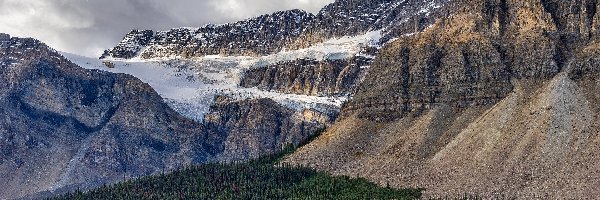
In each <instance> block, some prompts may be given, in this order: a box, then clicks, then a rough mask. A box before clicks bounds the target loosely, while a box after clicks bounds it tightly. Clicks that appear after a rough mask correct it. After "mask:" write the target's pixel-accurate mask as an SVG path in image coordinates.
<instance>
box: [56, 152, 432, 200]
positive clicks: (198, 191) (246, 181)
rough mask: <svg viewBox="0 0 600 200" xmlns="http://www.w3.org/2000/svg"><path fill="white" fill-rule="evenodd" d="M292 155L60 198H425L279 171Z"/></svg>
mask: <svg viewBox="0 0 600 200" xmlns="http://www.w3.org/2000/svg"><path fill="white" fill-rule="evenodd" d="M291 151H293V149H292V148H288V150H285V151H283V152H282V153H280V154H275V155H271V156H265V157H262V158H260V159H256V160H252V161H249V162H245V163H235V164H205V165H199V166H192V167H187V168H185V169H183V170H180V171H175V172H172V173H167V174H161V175H157V176H151V177H144V178H140V179H135V180H130V181H126V182H123V183H119V184H116V185H113V186H104V187H101V188H98V189H95V190H92V191H88V192H81V191H78V192H75V193H70V194H66V195H63V196H60V197H57V198H55V199H56V200H62V199H65V200H67V199H417V198H419V197H420V196H421V190H419V189H403V190H399V189H393V188H389V187H385V188H384V187H379V186H377V185H375V184H373V183H370V182H368V181H366V180H365V179H362V178H358V179H355V178H354V179H353V178H349V177H345V176H344V177H334V176H331V175H328V174H326V173H323V172H316V171H314V170H312V169H309V168H304V167H294V166H287V165H286V166H276V165H277V164H276V163H277V161H278V160H280V159H281V158H282V157H283V155H286V154H287V153H289V152H291Z"/></svg>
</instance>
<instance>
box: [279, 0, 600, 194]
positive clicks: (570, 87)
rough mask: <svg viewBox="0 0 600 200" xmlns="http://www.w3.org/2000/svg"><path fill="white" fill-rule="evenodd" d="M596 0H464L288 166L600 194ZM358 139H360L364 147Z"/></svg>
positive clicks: (406, 180) (378, 63) (409, 41)
mask: <svg viewBox="0 0 600 200" xmlns="http://www.w3.org/2000/svg"><path fill="white" fill-rule="evenodd" d="M598 6H599V4H598V2H597V1H592V0H590V1H551V0H548V1H533V0H524V1H523V0H520V1H513V0H484V1H455V2H453V3H452V4H451V5H449V7H448V9H447V10H448V11H449V13H448V14H447V15H446V16H445V17H443V18H440V19H439V20H437V21H436V22H435V23H434V24H433V25H432V26H431V27H429V28H427V29H425V30H424V31H423V32H421V33H418V34H415V35H408V36H404V37H401V38H399V39H398V40H396V41H394V42H391V43H390V44H388V45H386V46H385V47H384V48H383V50H382V51H380V56H378V58H377V59H376V60H375V61H374V64H373V66H372V68H371V70H370V72H369V74H368V75H367V77H366V78H365V81H364V82H363V84H362V85H361V86H360V88H359V90H358V92H357V94H356V95H355V98H354V99H352V100H351V101H350V102H349V103H347V104H346V106H345V107H344V108H343V111H342V117H341V118H340V119H338V122H337V123H336V124H335V125H334V126H332V127H331V128H329V129H328V130H327V131H326V133H325V134H324V135H323V136H322V137H320V138H318V139H317V140H316V141H315V142H313V143H311V144H309V145H308V146H306V147H304V148H301V149H300V150H299V151H298V152H296V153H295V154H293V155H292V156H290V157H289V158H288V159H287V161H286V162H288V163H295V164H301V165H307V166H311V167H314V168H317V169H321V170H325V171H328V172H332V173H334V174H342V175H358V176H361V177H365V178H368V179H370V180H373V181H376V182H379V183H380V184H382V185H385V184H389V185H392V186H394V187H401V188H402V187H419V188H420V187H422V188H427V190H426V195H428V196H429V197H456V196H462V195H464V194H465V193H466V194H473V195H477V196H481V197H483V198H493V199H495V198H500V199H504V198H519V199H520V198H522V199H531V198H534V199H537V198H541V199H556V198H567V199H572V198H574V199H579V198H588V197H591V196H598V195H599V191H598V190H597V189H596V186H597V185H598V184H600V183H599V182H598V181H597V179H596V178H593V177H597V176H598V173H597V170H594V169H596V168H597V167H598V166H600V163H599V162H598V158H600V154H599V153H598V152H600V151H598V150H599V148H598V147H599V146H600V144H599V143H598V141H600V140H599V139H600V138H598V133H599V132H600V129H599V128H598V127H599V124H598V123H597V122H598V121H599V119H598V117H597V116H598V115H599V114H600V110H599V109H598V108H597V107H598V106H597V105H594V104H593V103H592V102H596V101H597V95H596V94H597V93H598V92H597V89H598V84H597V83H598V82H597V81H598V79H599V75H600V74H598V73H597V72H598V70H597V69H596V68H597V67H595V66H596V64H597V59H596V57H598V56H599V54H598V52H599V51H597V49H598V48H597V46H598V45H597V36H596V35H597V33H598V32H597V31H596V29H595V28H594V27H596V22H597V21H596V20H590V19H595V18H597V16H598V14H597V13H596V11H595V10H596V8H598ZM357 144H360V145H357Z"/></svg>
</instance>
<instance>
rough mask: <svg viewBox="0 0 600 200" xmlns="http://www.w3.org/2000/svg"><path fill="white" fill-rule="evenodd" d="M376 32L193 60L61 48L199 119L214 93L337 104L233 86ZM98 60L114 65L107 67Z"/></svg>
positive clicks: (355, 49) (341, 55)
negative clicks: (258, 53)
mask: <svg viewBox="0 0 600 200" xmlns="http://www.w3.org/2000/svg"><path fill="white" fill-rule="evenodd" d="M380 38H381V31H373V32H368V33H366V34H364V35H360V36H356V37H342V38H337V39H332V40H329V41H326V42H324V43H321V44H317V45H314V46H312V47H310V48H306V49H300V50H291V51H286V50H284V51H282V52H279V53H277V54H273V55H268V56H262V57H247V56H231V57H222V56H218V55H211V56H205V57H201V58H195V59H182V58H179V57H170V58H158V59H151V60H143V59H139V58H133V59H128V60H123V59H112V58H108V59H105V60H99V59H95V58H88V57H83V56H79V55H75V54H71V53H63V55H64V56H65V57H67V58H68V59H69V60H71V61H72V62H74V63H76V64H78V65H79V66H81V67H83V68H86V69H97V70H104V71H109V72H113V73H124V74H130V75H133V76H135V77H137V78H139V79H140V80H142V81H143V82H145V83H148V84H149V85H150V86H152V87H153V88H154V89H155V90H156V91H157V92H158V93H159V94H160V95H161V96H162V97H163V98H164V99H165V101H166V102H167V103H168V104H169V106H171V107H172V108H173V109H174V110H176V111H177V112H179V113H181V114H182V115H184V116H186V117H189V118H191V119H194V120H197V121H202V119H203V117H204V115H205V114H206V113H207V112H208V111H209V107H210V105H212V104H213V99H214V96H215V95H227V96H229V97H232V98H234V99H237V100H243V99H256V98H270V99H273V100H274V101H276V102H278V103H280V104H282V105H284V106H287V107H289V108H293V109H296V110H302V109H306V108H312V109H316V110H319V111H324V112H325V110H322V109H327V108H330V107H331V106H334V107H338V108H339V107H340V106H341V104H342V103H343V102H345V101H346V100H347V99H348V97H317V96H306V95H295V94H283V93H277V92H271V91H263V90H259V89H257V88H242V87H239V86H238V85H239V81H240V79H241V76H242V74H243V72H244V71H245V70H247V69H250V68H253V67H262V66H268V65H274V64H276V63H278V62H282V61H291V60H296V59H301V58H309V59H315V60H326V59H328V60H335V59H345V58H351V57H353V56H355V55H360V53H361V50H362V49H364V47H366V46H376V45H377V44H378V42H379V40H380ZM103 62H110V63H112V64H113V65H114V66H111V67H110V68H109V67H107V66H106V65H105V64H104V63H103Z"/></svg>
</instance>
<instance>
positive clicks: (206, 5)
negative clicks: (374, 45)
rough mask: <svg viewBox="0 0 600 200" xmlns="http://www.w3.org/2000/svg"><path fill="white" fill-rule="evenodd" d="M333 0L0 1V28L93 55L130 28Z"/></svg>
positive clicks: (232, 17) (229, 18) (233, 17)
mask: <svg viewBox="0 0 600 200" xmlns="http://www.w3.org/2000/svg"><path fill="white" fill-rule="evenodd" d="M331 2H333V0H0V32H5V33H9V34H11V35H14V36H19V37H34V38H38V39H40V40H42V41H44V42H46V43H48V44H49V45H50V46H52V47H54V48H56V49H58V50H60V51H66V52H72V53H76V54H82V55H86V56H93V57H96V56H98V55H99V54H100V53H101V52H102V51H103V50H104V49H107V48H110V47H112V46H113V45H114V44H116V43H117V42H118V41H119V40H120V39H121V38H122V37H123V35H124V34H125V33H127V32H128V31H130V30H131V29H154V30H166V29H170V28H175V27H198V26H202V25H205V24H207V23H214V24H220V23H227V22H234V21H237V20H241V19H245V18H249V17H253V16H258V15H261V14H267V13H271V12H274V11H277V10H288V9H294V8H299V9H304V10H307V11H310V12H317V11H318V10H319V9H320V8H321V7H323V6H325V5H326V4H328V3H331Z"/></svg>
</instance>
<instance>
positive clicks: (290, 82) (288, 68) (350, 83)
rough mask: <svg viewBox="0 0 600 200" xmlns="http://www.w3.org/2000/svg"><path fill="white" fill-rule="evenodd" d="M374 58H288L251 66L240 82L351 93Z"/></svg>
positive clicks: (291, 90)
mask: <svg viewBox="0 0 600 200" xmlns="http://www.w3.org/2000/svg"><path fill="white" fill-rule="evenodd" d="M371 62H372V58H368V57H363V56H356V57H353V58H350V59H343V60H323V61H316V60H306V59H299V60H295V61H286V62H281V63H278V64H276V65H273V66H266V67H259V68H254V69H250V70H247V71H246V72H245V74H244V76H243V78H242V80H241V81H240V86H242V87H257V88H259V89H261V90H267V91H277V92H281V93H290V94H304V95H313V96H336V95H350V94H353V93H354V91H355V89H356V88H357V87H358V85H359V84H360V81H361V80H362V78H363V77H364V75H365V74H366V72H367V68H368V67H369V66H370V64H371Z"/></svg>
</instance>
